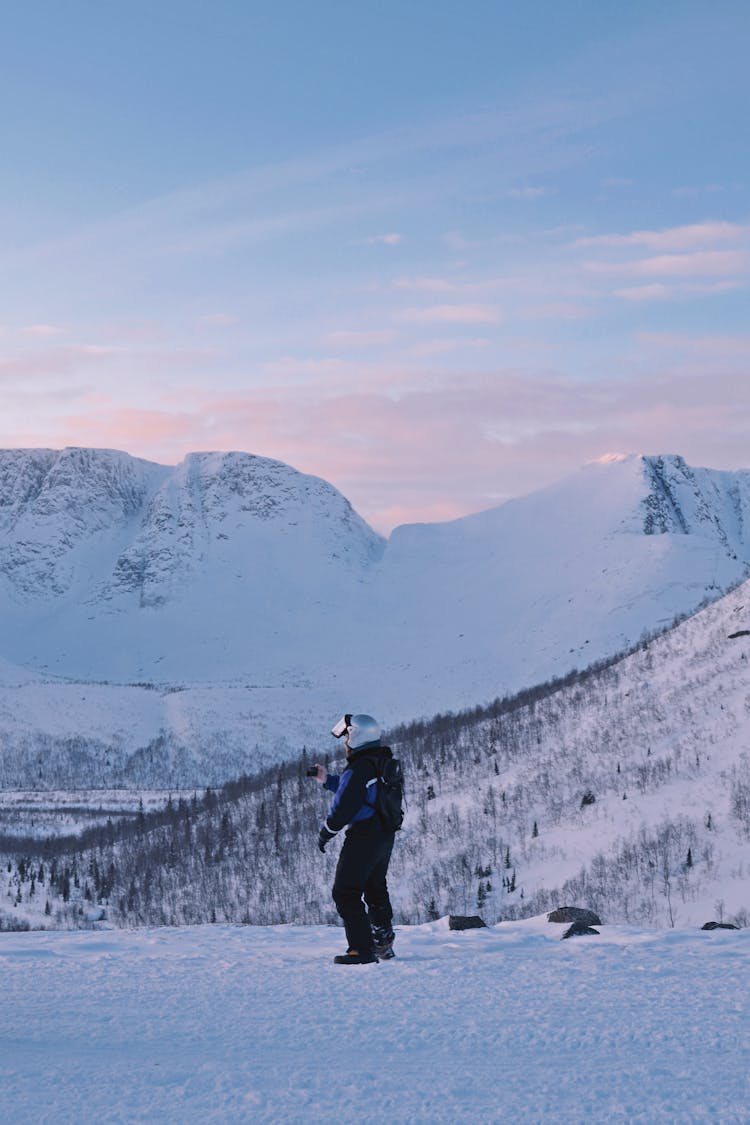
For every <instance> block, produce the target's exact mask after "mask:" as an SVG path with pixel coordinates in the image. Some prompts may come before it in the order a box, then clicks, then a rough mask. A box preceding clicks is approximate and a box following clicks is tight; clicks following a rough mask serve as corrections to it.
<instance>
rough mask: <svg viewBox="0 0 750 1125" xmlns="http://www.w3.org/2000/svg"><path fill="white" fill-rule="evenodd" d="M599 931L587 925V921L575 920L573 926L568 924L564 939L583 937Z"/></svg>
mask: <svg viewBox="0 0 750 1125" xmlns="http://www.w3.org/2000/svg"><path fill="white" fill-rule="evenodd" d="M598 933H599V931H598V930H595V929H593V927H591V926H587V925H586V923H585V922H574V923H573V925H572V926H568V928H567V930H566V931H565V933H564V934H563V939H565V938H566V937H583V936H584V935H586V934H598Z"/></svg>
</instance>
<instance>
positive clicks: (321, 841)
mask: <svg viewBox="0 0 750 1125" xmlns="http://www.w3.org/2000/svg"><path fill="white" fill-rule="evenodd" d="M335 835H336V833H335V832H331V831H330V830H329V829H328V828H326V826H325V824H322V825H321V826H320V833H319V835H318V847H319V848H320V850H321V851H322V852H324V851H325V850H326V844H327V843H328V841H329V840H332V839H333V837H334V836H335Z"/></svg>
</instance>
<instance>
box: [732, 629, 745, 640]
mask: <svg viewBox="0 0 750 1125" xmlns="http://www.w3.org/2000/svg"><path fill="white" fill-rule="evenodd" d="M737 637H750V629H739V630H738V631H737V632H736V633H728V634H727V640H728V641H733V640H735V639H736V638H737Z"/></svg>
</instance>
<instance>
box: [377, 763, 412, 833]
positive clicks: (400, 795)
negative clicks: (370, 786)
mask: <svg viewBox="0 0 750 1125" xmlns="http://www.w3.org/2000/svg"><path fill="white" fill-rule="evenodd" d="M376 768H377V771H378V772H377V774H376V777H377V780H378V787H377V793H376V796H375V812H376V813H377V815H378V816H379V817H380V821H381V823H382V825H383V827H384V828H385V829H386V831H388V832H398V830H399V829H400V827H401V825H402V824H403V823H404V803H405V797H404V772H403V770H402V769H401V762H400V761H399V760H398V758H386V757H383V758H380V759H379V761H378V762H377V764H376Z"/></svg>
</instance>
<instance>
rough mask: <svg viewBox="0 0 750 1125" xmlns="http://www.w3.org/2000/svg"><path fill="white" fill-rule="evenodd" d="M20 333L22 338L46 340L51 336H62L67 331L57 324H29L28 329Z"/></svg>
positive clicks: (22, 329) (23, 329) (21, 330)
mask: <svg viewBox="0 0 750 1125" xmlns="http://www.w3.org/2000/svg"><path fill="white" fill-rule="evenodd" d="M20 332H21V335H22V336H37V337H42V338H46V337H50V336H62V335H63V333H64V332H65V329H64V328H60V327H59V326H58V325H56V324H29V325H28V326H27V327H26V328H21V329H20Z"/></svg>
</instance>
